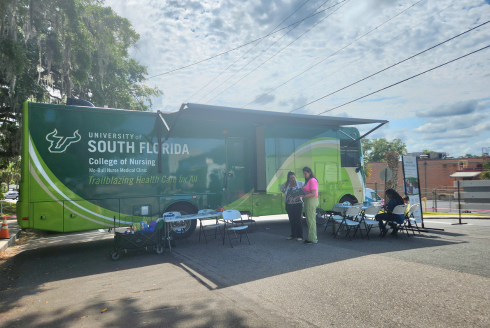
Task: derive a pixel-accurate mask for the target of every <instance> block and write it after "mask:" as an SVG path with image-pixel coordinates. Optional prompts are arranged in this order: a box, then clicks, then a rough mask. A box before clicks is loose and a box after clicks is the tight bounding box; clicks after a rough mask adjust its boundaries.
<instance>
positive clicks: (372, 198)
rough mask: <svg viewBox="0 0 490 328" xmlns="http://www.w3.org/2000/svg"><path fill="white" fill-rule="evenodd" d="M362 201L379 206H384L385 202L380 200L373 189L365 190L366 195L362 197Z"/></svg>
mask: <svg viewBox="0 0 490 328" xmlns="http://www.w3.org/2000/svg"><path fill="white" fill-rule="evenodd" d="M364 201H366V202H368V203H369V205H371V206H374V205H381V206H384V204H385V200H384V199H383V198H381V197H380V196H379V195H378V194H377V193H376V192H375V191H374V190H373V189H369V188H366V193H365V196H364Z"/></svg>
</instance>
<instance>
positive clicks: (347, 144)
mask: <svg viewBox="0 0 490 328" xmlns="http://www.w3.org/2000/svg"><path fill="white" fill-rule="evenodd" d="M340 161H341V165H342V167H357V165H358V163H360V159H359V148H358V142H356V143H354V144H352V140H345V139H340Z"/></svg>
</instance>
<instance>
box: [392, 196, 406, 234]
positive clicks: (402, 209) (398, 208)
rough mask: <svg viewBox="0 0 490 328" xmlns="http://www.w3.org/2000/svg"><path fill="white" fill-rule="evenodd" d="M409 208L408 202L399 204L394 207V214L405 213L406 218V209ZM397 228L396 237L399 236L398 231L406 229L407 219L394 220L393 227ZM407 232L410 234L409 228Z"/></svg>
mask: <svg viewBox="0 0 490 328" xmlns="http://www.w3.org/2000/svg"><path fill="white" fill-rule="evenodd" d="M406 208H407V205H406V204H403V205H397V206H395V208H394V209H393V212H392V213H393V215H403V218H405V209H406ZM395 227H396V228H397V230H396V232H395V236H396V238H398V231H400V230H401V231H403V229H405V219H404V220H403V223H397V222H395V221H393V228H395ZM407 234H408V230H407Z"/></svg>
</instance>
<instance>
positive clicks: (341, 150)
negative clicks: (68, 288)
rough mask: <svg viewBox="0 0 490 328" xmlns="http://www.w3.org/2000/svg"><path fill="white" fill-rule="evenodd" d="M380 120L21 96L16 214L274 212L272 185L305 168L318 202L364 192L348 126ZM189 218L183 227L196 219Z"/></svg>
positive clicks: (90, 219)
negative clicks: (155, 108) (156, 108)
mask: <svg viewBox="0 0 490 328" xmlns="http://www.w3.org/2000/svg"><path fill="white" fill-rule="evenodd" d="M386 122H387V121H382V120H368V119H354V118H343V117H324V116H312V115H299V114H285V113H278V112H267V111H258V110H247V109H237V108H227V107H217V106H207V105H200V104H183V105H182V106H181V107H180V109H179V110H178V111H177V112H171V113H167V112H140V111H130V110H120V109H108V108H96V107H80V106H67V105H52V104H41V103H32V102H26V103H25V104H24V108H23V119H22V131H23V132H22V133H23V140H22V147H23V148H22V169H21V170H22V172H21V174H22V177H21V181H20V196H19V201H18V203H17V218H18V219H17V220H18V224H19V225H20V226H21V227H22V228H31V229H40V230H50V231H60V232H70V231H83V230H93V229H100V228H110V227H112V226H113V225H114V217H115V219H116V225H117V226H127V225H131V224H132V223H133V222H140V221H143V220H146V221H148V220H152V219H153V220H155V219H157V218H158V217H162V214H163V213H164V212H167V211H180V212H186V213H189V214H190V213H197V211H198V210H200V209H205V208H212V209H215V208H217V207H218V206H222V207H224V208H226V209H237V210H239V211H242V212H244V213H248V214H249V215H251V216H253V217H259V216H264V215H274V214H282V213H285V207H284V204H283V195H282V193H281V192H280V190H279V186H280V185H281V184H282V183H283V182H284V181H285V180H286V177H287V173H288V172H289V171H294V172H296V174H297V176H298V178H301V177H302V169H303V167H305V166H309V167H311V168H312V170H313V172H314V174H315V175H316V177H317V178H318V181H319V199H320V206H321V208H323V209H325V210H329V209H331V208H332V207H333V205H334V204H335V203H338V202H343V201H350V202H357V200H361V201H363V200H364V188H365V183H364V170H363V161H362V150H361V145H360V139H361V136H360V135H359V131H358V130H357V129H356V128H354V127H350V126H352V125H357V124H373V123H378V124H379V125H378V126H377V127H376V128H378V127H380V126H381V125H383V124H385V123H386ZM376 128H375V129H376ZM375 129H373V130H375ZM371 131H372V130H371ZM187 222H188V226H187V228H186V233H184V234H179V235H181V237H185V236H188V235H190V234H191V233H192V232H193V231H194V229H195V227H196V222H195V220H193V221H187Z"/></svg>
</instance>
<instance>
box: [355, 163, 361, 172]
mask: <svg viewBox="0 0 490 328" xmlns="http://www.w3.org/2000/svg"><path fill="white" fill-rule="evenodd" d="M361 167H362V165H361V163H357V167H356V173H359V171H360V170H361Z"/></svg>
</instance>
